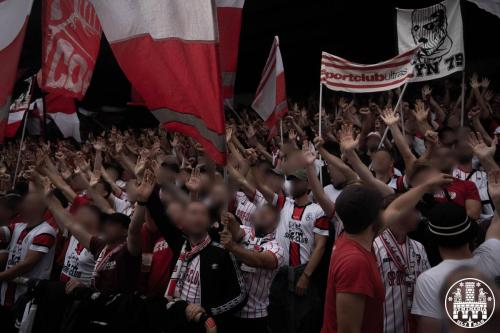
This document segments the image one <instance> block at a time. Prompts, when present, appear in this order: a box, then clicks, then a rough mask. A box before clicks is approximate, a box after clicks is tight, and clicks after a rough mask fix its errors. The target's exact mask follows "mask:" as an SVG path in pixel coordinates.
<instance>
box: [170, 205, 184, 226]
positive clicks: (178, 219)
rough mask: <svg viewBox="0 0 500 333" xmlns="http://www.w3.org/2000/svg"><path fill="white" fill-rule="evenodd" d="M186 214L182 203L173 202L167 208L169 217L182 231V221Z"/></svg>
mask: <svg viewBox="0 0 500 333" xmlns="http://www.w3.org/2000/svg"><path fill="white" fill-rule="evenodd" d="M185 212H186V208H185V207H184V206H183V205H182V204H181V203H180V202H177V201H173V202H171V203H170V204H169V205H168V206H167V215H168V216H169V217H170V219H171V220H172V222H173V223H174V224H175V225H176V226H177V227H178V228H180V229H182V219H183V218H184V214H185Z"/></svg>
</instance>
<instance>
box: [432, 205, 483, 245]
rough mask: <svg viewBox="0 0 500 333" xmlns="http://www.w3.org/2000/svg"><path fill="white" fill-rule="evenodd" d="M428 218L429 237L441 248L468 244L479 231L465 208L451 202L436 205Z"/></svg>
mask: <svg viewBox="0 0 500 333" xmlns="http://www.w3.org/2000/svg"><path fill="white" fill-rule="evenodd" d="M427 217H428V219H429V222H428V223H427V228H428V232H429V235H430V237H431V238H432V239H434V240H435V241H436V243H437V244H438V245H440V246H444V247H457V246H460V245H463V244H467V243H469V242H470V241H471V240H473V239H474V237H475V236H476V234H477V231H478V225H477V223H476V222H475V221H474V220H472V219H471V218H470V217H468V216H467V212H466V210H465V208H464V207H462V206H460V205H457V204H454V203H451V202H446V203H439V204H436V205H434V206H433V207H432V208H431V209H430V211H429V214H428V216H427Z"/></svg>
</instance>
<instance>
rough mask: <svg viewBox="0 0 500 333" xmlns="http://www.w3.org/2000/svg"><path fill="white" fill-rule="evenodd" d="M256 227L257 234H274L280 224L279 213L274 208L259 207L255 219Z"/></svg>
mask: <svg viewBox="0 0 500 333" xmlns="http://www.w3.org/2000/svg"><path fill="white" fill-rule="evenodd" d="M253 221H254V223H253V224H254V227H255V230H256V231H257V232H261V233H263V234H269V233H271V232H273V231H274V230H275V229H276V227H277V226H278V223H279V213H278V212H277V210H276V209H274V208H273V207H270V206H268V205H264V206H262V207H259V208H258V209H257V211H256V212H255V214H254V217H253Z"/></svg>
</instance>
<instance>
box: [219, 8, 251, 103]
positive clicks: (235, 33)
mask: <svg viewBox="0 0 500 333" xmlns="http://www.w3.org/2000/svg"><path fill="white" fill-rule="evenodd" d="M215 3H216V5H217V19H218V23H219V24H218V26H219V57H220V58H219V60H220V67H221V71H222V95H223V97H224V104H225V105H227V106H228V107H230V108H232V107H233V98H234V82H235V80H236V69H237V67H238V47H239V45H240V32H241V17H242V14H243V5H244V4H245V0H216V2H215Z"/></svg>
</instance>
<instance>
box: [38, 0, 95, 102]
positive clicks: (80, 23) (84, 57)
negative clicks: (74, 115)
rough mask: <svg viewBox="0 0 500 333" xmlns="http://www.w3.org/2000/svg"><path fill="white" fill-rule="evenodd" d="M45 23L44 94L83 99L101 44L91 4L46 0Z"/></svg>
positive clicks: (69, 0) (80, 0) (43, 21)
mask: <svg viewBox="0 0 500 333" xmlns="http://www.w3.org/2000/svg"><path fill="white" fill-rule="evenodd" d="M42 15H43V19H42V32H43V34H42V36H43V39H42V40H43V43H42V50H43V56H42V59H43V61H42V73H43V75H42V78H43V80H42V85H41V86H40V87H41V88H42V90H44V91H47V92H53V93H57V94H59V95H64V96H67V97H74V98H77V99H80V100H81V99H82V98H83V96H85V92H86V91H87V88H88V86H89V84H90V79H91V77H92V73H93V71H94V65H95V62H96V59H97V54H98V53H99V47H100V42H101V25H100V23H99V20H98V18H97V15H96V13H95V11H94V7H93V5H92V3H91V2H90V1H89V0H45V1H43V12H42Z"/></svg>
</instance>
